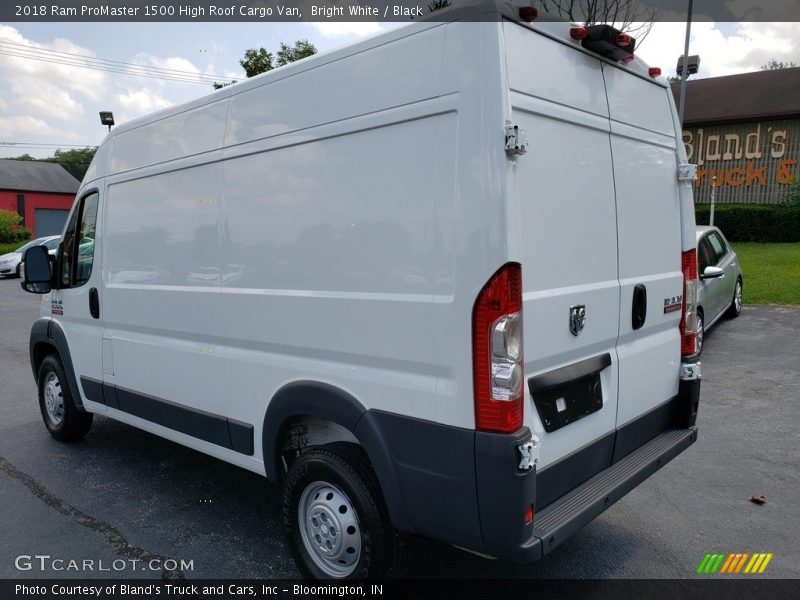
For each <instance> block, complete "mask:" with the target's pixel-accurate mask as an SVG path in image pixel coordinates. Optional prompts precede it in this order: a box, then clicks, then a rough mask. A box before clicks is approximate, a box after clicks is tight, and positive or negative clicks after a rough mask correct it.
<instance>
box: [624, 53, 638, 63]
mask: <svg viewBox="0 0 800 600" xmlns="http://www.w3.org/2000/svg"><path fill="white" fill-rule="evenodd" d="M635 58H636V56H635V55H633V54H629V55H628V56H626V57H625V58H623V59H622V62H623V63H624V64H626V65H627V64H628V63H630V62H633V59H635Z"/></svg>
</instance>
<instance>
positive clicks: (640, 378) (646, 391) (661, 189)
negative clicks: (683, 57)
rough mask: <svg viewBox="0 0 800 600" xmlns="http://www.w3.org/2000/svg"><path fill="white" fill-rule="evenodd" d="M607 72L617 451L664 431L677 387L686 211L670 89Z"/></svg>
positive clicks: (626, 74) (629, 75)
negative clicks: (616, 295) (616, 289)
mask: <svg viewBox="0 0 800 600" xmlns="http://www.w3.org/2000/svg"><path fill="white" fill-rule="evenodd" d="M603 74H604V78H605V84H606V91H607V94H608V105H609V113H610V115H609V116H610V119H611V149H612V154H613V160H614V182H615V187H616V205H617V236H618V239H619V242H618V244H619V280H620V288H621V289H620V298H621V302H620V318H619V341H618V342H617V355H618V357H619V399H618V406H617V428H619V429H620V433H619V434H618V436H617V444H616V446H617V447H616V449H615V458H619V457H620V456H622V455H624V454H627V453H628V452H630V451H631V450H633V449H635V448H636V447H637V446H639V445H641V444H642V443H644V442H646V441H647V440H648V439H650V438H651V437H653V436H654V435H655V434H657V433H659V432H660V431H659V428H663V427H661V426H662V425H663V423H662V421H664V420H665V419H660V418H657V414H656V413H658V411H654V409H656V408H657V407H659V406H664V409H665V410H666V408H667V407H666V405H665V403H667V402H668V401H669V400H671V399H672V398H674V397H675V396H676V395H677V393H678V373H679V368H680V354H681V351H680V333H679V329H678V325H679V322H680V318H681V309H680V298H681V295H682V293H683V278H682V274H681V216H680V215H681V213H680V199H679V195H678V178H677V167H678V165H677V154H676V133H675V127H674V122H673V118H672V104H671V101H670V100H671V99H670V97H669V94H670V93H671V92H670V90H669V89H668V88H666V87H664V86H661V85H659V84H657V83H656V82H653V81H649V80H647V79H644V78H641V77H638V76H636V75H634V74H632V73H630V72H628V71H626V70H625V69H621V68H617V67H614V66H611V65H607V64H605V65H603ZM649 411H654V415H653V418H651V419H644V420H641V421H639V422H638V423H637V424H636V425H635V426H632V427H629V428H628V429H627V430H626V429H625V426H626V425H627V424H629V423H631V421H633V420H634V419H637V418H638V417H641V416H642V415H644V414H645V413H647V412H649ZM663 416H664V417H665V418H666V416H667V415H663Z"/></svg>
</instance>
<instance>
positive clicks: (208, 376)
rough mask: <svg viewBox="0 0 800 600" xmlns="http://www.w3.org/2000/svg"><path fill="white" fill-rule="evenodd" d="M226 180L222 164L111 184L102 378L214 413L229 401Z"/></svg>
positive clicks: (106, 232) (106, 230)
mask: <svg viewBox="0 0 800 600" xmlns="http://www.w3.org/2000/svg"><path fill="white" fill-rule="evenodd" d="M221 186H222V166H221V164H220V163H211V164H205V165H201V166H196V167H193V168H186V169H181V170H175V171H170V172H167V173H161V174H155V175H150V176H147V177H141V178H138V179H133V180H128V181H119V179H118V180H117V182H116V183H110V184H109V185H108V189H107V194H106V216H105V221H104V233H103V235H104V237H103V241H104V244H105V245H104V252H105V257H104V258H105V260H104V262H103V272H104V283H105V290H104V292H105V293H104V298H105V303H104V307H103V308H104V315H105V326H106V332H105V337H106V338H109V339H110V340H111V347H112V352H113V364H114V374H113V375H106V376H104V379H105V380H106V381H107V383H109V384H112V385H116V386H117V387H118V388H120V389H121V390H127V391H130V392H134V393H139V394H146V395H148V396H152V397H153V398H156V399H160V400H163V401H168V402H172V403H176V404H179V405H180V406H182V407H186V408H189V409H193V410H201V411H205V412H208V413H211V414H213V415H224V414H225V410H226V407H225V404H226V403H225V394H224V377H223V376H224V369H223V367H224V363H223V360H222V357H223V354H224V345H223V344H222V343H221V340H222V323H221V319H220V308H221V307H220V293H219V288H220V282H219V233H218V232H219V213H220V201H219V198H220V193H221ZM122 408H123V410H124V409H125V407H124V406H123V407H122ZM129 408H130V407H129ZM133 408H134V409H135V407H133ZM134 414H136V412H135V411H134Z"/></svg>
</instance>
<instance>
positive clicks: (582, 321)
mask: <svg viewBox="0 0 800 600" xmlns="http://www.w3.org/2000/svg"><path fill="white" fill-rule="evenodd" d="M584 325H586V305H584V304H576V305H575V306H570V307H569V332H570V333H571V334H572V335H574V336H578V335H580V333H581V331H583V326H584Z"/></svg>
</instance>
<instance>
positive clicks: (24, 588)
mask: <svg viewBox="0 0 800 600" xmlns="http://www.w3.org/2000/svg"><path fill="white" fill-rule="evenodd" d="M0 598H2V599H3V600H9V599H11V598H14V599H20V600H21V599H47V600H73V599H75V600H86V599H95V600H97V599H102V600H118V599H126V600H130V599H131V598H148V599H149V598H159V599H164V600H177V599H183V598H196V599H202V600H244V599H257V600H267V599H274V598H282V599H285V600H289V599H295V598H319V599H321V600H322V599H328V598H368V599H370V600H374V599H387V600H388V599H394V598H408V599H428V598H430V599H440V598H457V599H459V600H472V599H476V600H478V599H480V600H488V599H492V598H498V599H502V600H515V599H523V598H524V599H528V598H530V599H536V600H548V599H553V600H556V599H558V600H568V599H572V598H576V599H584V598H585V599H587V600H627V599H629V598H630V599H636V600H639V599H642V600H644V599H646V600H661V599H663V600H674V599H679V600H718V599H719V600H739V599H741V600H753V599H756V598H770V599H778V600H783V599H784V598H785V599H789V598H792V599H797V598H800V581H798V580H786V579H782V580H781V579H779V580H776V579H751V578H748V577H736V578H734V577H731V578H726V579H714V580H712V579H688V580H679V579H619V580H560V579H529V580H517V579H514V580H477V581H475V580H410V581H380V582H370V581H367V582H354V583H336V582H331V583H325V582H304V581H297V580H266V579H263V580H202V579H200V580H170V581H164V580H157V581H153V580H104V579H95V580H77V579H75V580H69V579H64V580H55V579H50V580H25V581H20V580H9V579H4V580H0Z"/></svg>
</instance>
